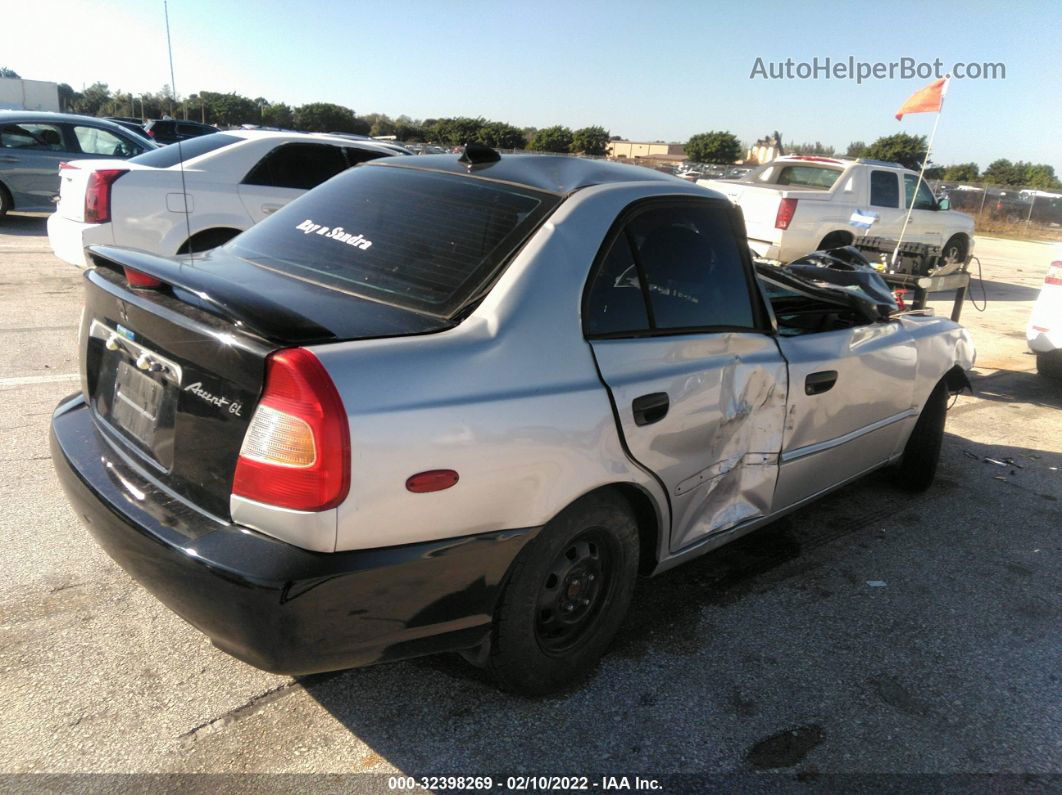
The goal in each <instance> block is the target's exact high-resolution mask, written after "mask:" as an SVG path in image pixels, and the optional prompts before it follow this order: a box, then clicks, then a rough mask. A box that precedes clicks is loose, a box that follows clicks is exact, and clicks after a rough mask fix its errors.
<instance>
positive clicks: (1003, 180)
mask: <svg viewBox="0 0 1062 795" xmlns="http://www.w3.org/2000/svg"><path fill="white" fill-rule="evenodd" d="M1025 165H1026V164H1024V163H1021V162H1018V163H1011V162H1010V161H1009V160H1007V159H1006V158H1000V159H999V160H994V161H992V162H991V163H989V164H988V168H986V169H985V173H984V175H983V177H982V179H983V180H984V182H985V183H987V184H989V185H1010V186H1012V187H1020V186H1021V185H1023V184H1024V183H1025Z"/></svg>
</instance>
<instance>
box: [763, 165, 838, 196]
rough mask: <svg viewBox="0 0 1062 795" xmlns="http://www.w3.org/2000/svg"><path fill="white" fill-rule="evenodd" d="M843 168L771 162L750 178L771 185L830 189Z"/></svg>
mask: <svg viewBox="0 0 1062 795" xmlns="http://www.w3.org/2000/svg"><path fill="white" fill-rule="evenodd" d="M842 170H843V169H839V168H830V167H829V166H818V165H805V164H803V163H801V164H799V165H796V164H793V163H784V162H783V163H769V164H768V165H766V166H763V167H761V168H760V169H759V170H757V171H755V172H754V173H752V174H751V175H750V176H749V177H748V179H749V180H750V181H752V182H765V183H767V184H769V185H789V186H792V187H796V188H809V189H811V190H829V189H830V188H832V187H833V184H834V183H835V182H836V181H837V178H838V177H840V176H841V172H842Z"/></svg>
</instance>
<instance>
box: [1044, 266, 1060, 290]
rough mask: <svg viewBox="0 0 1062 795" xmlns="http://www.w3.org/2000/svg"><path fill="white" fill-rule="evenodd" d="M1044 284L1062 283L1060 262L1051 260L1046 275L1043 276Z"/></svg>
mask: <svg viewBox="0 0 1062 795" xmlns="http://www.w3.org/2000/svg"><path fill="white" fill-rule="evenodd" d="M1044 284H1060V285H1062V262H1057V261H1056V262H1052V263H1051V265H1050V266H1049V267H1048V268H1047V276H1045V277H1044Z"/></svg>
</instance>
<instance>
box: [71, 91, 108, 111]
mask: <svg viewBox="0 0 1062 795" xmlns="http://www.w3.org/2000/svg"><path fill="white" fill-rule="evenodd" d="M110 101H111V91H110V89H109V88H107V84H106V83H93V84H92V85H91V86H89V87H88V88H86V89H85V90H84V91H83V92H82V93H81V99H80V100H79V101H78V102H77V105H76V107H75V110H77V112H78V113H84V114H85V115H86V116H98V115H99V113H100V111H101V110H102V109H103V106H104V105H106V104H107V103H108V102H110Z"/></svg>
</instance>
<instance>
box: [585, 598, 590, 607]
mask: <svg viewBox="0 0 1062 795" xmlns="http://www.w3.org/2000/svg"><path fill="white" fill-rule="evenodd" d="M588 604H590V600H589V599H584V600H583V607H586V606H587V605H588Z"/></svg>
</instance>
